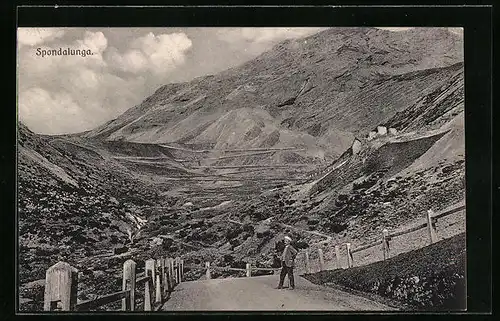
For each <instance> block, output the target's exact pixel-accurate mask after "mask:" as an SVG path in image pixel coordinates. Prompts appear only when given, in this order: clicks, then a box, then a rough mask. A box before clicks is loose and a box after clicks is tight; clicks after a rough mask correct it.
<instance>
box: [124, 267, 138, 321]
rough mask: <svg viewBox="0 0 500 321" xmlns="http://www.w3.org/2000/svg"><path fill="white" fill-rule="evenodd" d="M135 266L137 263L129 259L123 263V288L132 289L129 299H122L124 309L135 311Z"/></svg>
mask: <svg viewBox="0 0 500 321" xmlns="http://www.w3.org/2000/svg"><path fill="white" fill-rule="evenodd" d="M135 267H136V263H135V262H134V261H132V260H127V261H125V262H124V263H123V286H122V290H123V291H125V290H130V296H129V299H128V300H127V298H124V299H122V311H134V309H135Z"/></svg>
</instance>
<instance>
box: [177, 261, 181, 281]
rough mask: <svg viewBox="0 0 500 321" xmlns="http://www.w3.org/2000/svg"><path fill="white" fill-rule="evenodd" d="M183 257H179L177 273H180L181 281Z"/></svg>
mask: <svg viewBox="0 0 500 321" xmlns="http://www.w3.org/2000/svg"><path fill="white" fill-rule="evenodd" d="M181 261H182V260H181V258H180V257H177V274H178V275H179V276H178V278H179V283H182V262H181Z"/></svg>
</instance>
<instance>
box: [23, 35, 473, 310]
mask: <svg viewBox="0 0 500 321" xmlns="http://www.w3.org/2000/svg"><path fill="white" fill-rule="evenodd" d="M463 72H464V66H463V53H462V39H461V38H460V37H458V36H457V35H455V34H452V33H449V32H448V31H446V30H445V29H439V28H429V29H425V28H424V29H421V30H417V29H414V30H409V31H405V32H399V33H395V32H390V31H386V30H379V29H374V28H332V29H329V30H325V31H323V32H320V33H317V34H315V35H312V36H309V37H307V38H302V39H296V40H288V41H285V42H283V43H281V44H279V45H277V46H276V47H274V48H273V49H271V50H270V51H268V52H265V53H263V54H262V55H260V56H258V57H257V58H256V59H254V60H251V61H248V62H247V63H245V64H243V65H241V66H237V67H235V68H231V69H228V70H226V71H224V72H222V73H219V74H217V75H212V76H206V77H200V78H197V79H194V80H192V81H190V82H186V83H178V84H167V85H165V86H162V87H161V88H159V89H158V90H157V91H156V92H155V93H154V94H153V95H152V96H150V97H148V98H146V99H145V100H144V101H143V102H142V103H141V104H140V105H138V106H135V107H132V108H130V109H129V110H128V111H126V112H125V113H124V114H122V115H120V116H119V117H118V118H116V119H115V120H112V121H110V122H108V123H106V124H103V125H102V126H100V127H98V128H96V129H94V130H91V131H88V132H85V133H81V134H76V135H59V136H44V135H38V134H34V133H33V132H31V131H30V130H29V129H28V128H26V127H25V126H24V125H23V124H21V123H19V129H18V156H19V157H18V187H19V198H18V199H19V203H18V208H19V215H18V217H19V249H20V257H19V258H20V270H19V271H20V272H19V276H20V283H21V291H20V292H21V293H20V295H21V297H22V298H23V300H24V301H23V302H24V303H23V305H22V309H24V310H33V309H35V310H36V309H39V308H40V303H41V298H42V297H43V287H42V284H43V282H42V283H40V281H36V280H40V279H43V277H44V271H45V269H46V268H47V267H49V266H50V265H52V264H54V263H56V262H57V261H59V260H65V261H67V262H68V263H70V264H72V265H74V266H76V267H77V268H78V269H79V270H80V272H81V278H82V283H81V284H82V289H83V290H82V291H81V296H82V297H81V298H80V299H85V298H86V297H87V295H88V293H97V294H99V293H103V292H106V291H107V292H109V291H108V290H109V288H108V287H107V286H106V284H109V282H107V283H106V280H108V281H109V279H110V278H117V281H116V287H118V288H119V285H120V280H119V277H120V273H121V271H120V266H121V264H122V263H123V261H124V260H126V259H128V258H131V257H133V258H134V260H137V261H138V262H139V266H141V264H142V263H143V261H142V260H143V259H147V258H149V257H152V256H153V257H155V256H156V257H158V256H161V255H165V256H176V255H182V256H183V257H184V259H185V262H186V264H203V262H205V261H211V262H213V264H214V265H219V266H232V267H244V266H245V264H246V263H247V262H251V263H253V264H258V265H261V266H269V267H270V266H276V264H277V257H276V254H275V242H276V241H277V240H278V239H280V238H281V237H282V236H283V234H284V233H291V234H292V235H293V236H294V238H295V241H296V246H297V247H298V248H306V247H308V246H311V245H312V244H314V243H317V242H319V241H324V239H325V235H327V236H328V237H330V238H331V240H332V241H335V242H344V241H353V242H355V243H358V244H359V243H363V242H365V241H372V240H373V239H374V238H376V237H379V231H378V230H377V228H378V227H379V226H380V225H381V224H384V225H385V226H387V227H389V228H393V227H397V226H402V225H404V224H409V223H411V222H413V221H414V220H415V219H417V218H418V217H419V216H420V215H421V213H422V211H425V210H427V209H429V208H432V209H434V210H435V211H439V210H440V209H443V208H446V207H448V206H450V205H453V204H455V203H458V202H461V201H463V200H464V198H465V158H464V154H465V146H464V145H465V144H464V97H463V95H464V91H463V90H464V89H463V81H464V75H463ZM283 224H286V225H283ZM311 232H313V233H311ZM132 236H134V237H132ZM233 274H234V273H233ZM202 275H203V271H201V270H199V271H198V270H193V271H188V272H186V277H187V279H197V278H199V277H201V276H202ZM229 275H232V273H231V272H214V273H213V275H212V276H213V277H214V278H217V277H222V276H229ZM117 290H118V289H117Z"/></svg>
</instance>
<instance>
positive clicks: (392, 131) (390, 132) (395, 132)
mask: <svg viewBox="0 0 500 321" xmlns="http://www.w3.org/2000/svg"><path fill="white" fill-rule="evenodd" d="M397 133H398V131H397V129H396V128H389V134H391V135H396V134H397Z"/></svg>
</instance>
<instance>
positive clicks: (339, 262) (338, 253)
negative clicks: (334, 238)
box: [335, 245, 342, 269]
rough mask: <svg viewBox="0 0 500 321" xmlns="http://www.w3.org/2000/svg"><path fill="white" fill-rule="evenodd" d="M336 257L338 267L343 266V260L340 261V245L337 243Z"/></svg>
mask: <svg viewBox="0 0 500 321" xmlns="http://www.w3.org/2000/svg"><path fill="white" fill-rule="evenodd" d="M335 259H336V260H337V262H336V263H337V268H339V269H341V268H342V262H341V261H340V248H339V246H338V245H335Z"/></svg>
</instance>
